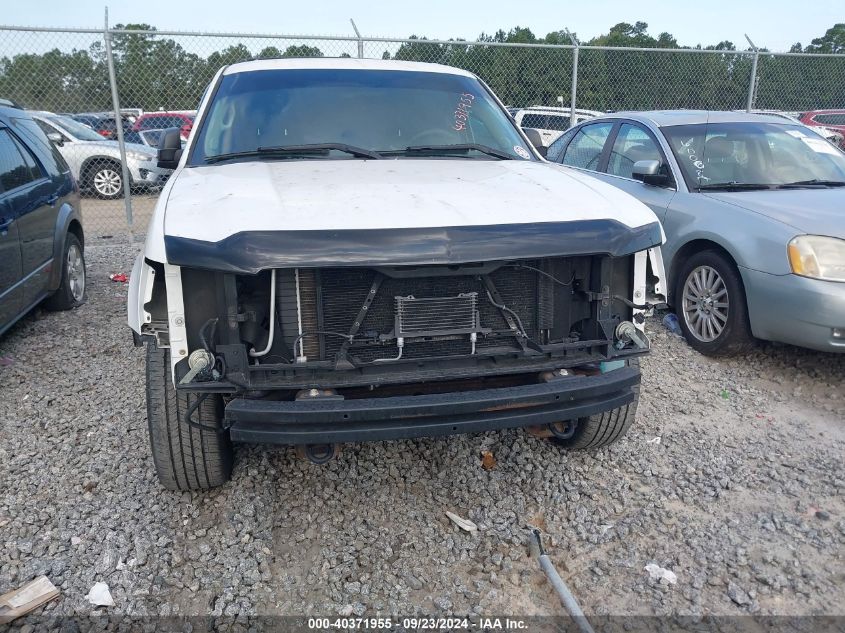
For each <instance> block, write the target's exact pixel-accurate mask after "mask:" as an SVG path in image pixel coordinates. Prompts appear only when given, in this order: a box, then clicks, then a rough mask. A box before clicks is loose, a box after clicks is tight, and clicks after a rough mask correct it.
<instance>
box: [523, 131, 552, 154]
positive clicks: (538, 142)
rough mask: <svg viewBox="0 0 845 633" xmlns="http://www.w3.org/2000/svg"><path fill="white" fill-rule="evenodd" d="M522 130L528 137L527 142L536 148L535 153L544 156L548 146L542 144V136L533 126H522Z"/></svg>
mask: <svg viewBox="0 0 845 633" xmlns="http://www.w3.org/2000/svg"><path fill="white" fill-rule="evenodd" d="M522 131H523V132H524V133H525V136H527V137H528V142H529V143H531V144H532V145H533V146H534V149H536V150H537V153H538V154H540V156H542V157H543V158H545V157H546V152H548V151H549V148H548V147H546V146H545V145H543V137H542V136H540V133H539V132H538V131H537V130H535V129H534V128H533V127H524V128H522Z"/></svg>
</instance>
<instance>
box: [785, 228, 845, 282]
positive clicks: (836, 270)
mask: <svg viewBox="0 0 845 633" xmlns="http://www.w3.org/2000/svg"><path fill="white" fill-rule="evenodd" d="M787 252H788V254H789V265H790V266H791V267H792V272H794V273H795V274H796V275H801V276H803V277H812V278H813V279H824V280H827V281H845V240H840V239H838V238H835V237H825V236H823V235H799V236H798V237H796V238H794V239H793V240H792V241H791V242H789V246H788V247H787Z"/></svg>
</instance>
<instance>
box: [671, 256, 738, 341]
mask: <svg viewBox="0 0 845 633" xmlns="http://www.w3.org/2000/svg"><path fill="white" fill-rule="evenodd" d="M706 270H712V271H714V272H715V274H717V275H718V277H719V278H720V279H721V281H722V286H720V288H724V291H725V292H726V297H727V306H725V307H724V308H719V309H718V311H720V312H724V314H722V315H721V316H719V318H718V322H719V323H721V324H722V325H721V328H722V329H721V331H719V333H718V335H717V336H715V338H712V340H706V339H708V338H710V336H712V333H713V331H711V332H708V331H702V332H696V331H694V330H695V328H696V324H698V327H700V326H701V324H702V323H704V321H701V320H700V316H699V315H696V311H697V310H698V308H697V307H693V306H692V305H691V304H687V303H685V296H687V295H685V287H686V285H687V282H688V280H689V281H690V282H691V283H694V282H693V280H692V275H693V274H694V273H695V271H706ZM720 292H721V290H720ZM689 296H690V297H691V295H689ZM709 297H710V295H708V299H709ZM724 297H725V296H723V297H721V298H724ZM674 303H675V312H676V313H677V315H678V323H679V324H680V326H681V331H682V332H683V333H684V337H685V338H686V339H687V343H689V344H690V347H692V348H693V349H695V350H697V351H699V352H701V353H702V354H705V355H707V356H733V355H736V354H743V353H746V352H748V351H749V350H750V349H751V348H752V347H753V344H754V337H753V336H752V334H751V326H750V324H749V322H748V306H747V304H746V301H745V286H744V285H743V283H742V277H740V275H739V271H738V270H737V268H736V265H735V264H734V263H733V262H732V261H731V260H730V258H729V257H727V256H726V255H725V254H724V253H721V252H720V251H716V250H706V251H700V252H698V253H695V254H694V255H692V256H691V257H689V258H688V259H687V260H686V261H684V262H683V264H682V265H681V267H680V269H679V271H678V276H677V281H676V287H675V301H674ZM715 305H717V306H720V305H721V304H715ZM713 312H714V313H715V312H716V310H713ZM710 320H711V322H712V321H715V317H714V318H713V319H710Z"/></svg>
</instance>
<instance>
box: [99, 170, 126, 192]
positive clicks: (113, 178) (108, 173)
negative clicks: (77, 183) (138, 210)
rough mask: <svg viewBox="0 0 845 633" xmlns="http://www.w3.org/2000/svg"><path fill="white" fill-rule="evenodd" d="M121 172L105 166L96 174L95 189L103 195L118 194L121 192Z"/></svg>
mask: <svg viewBox="0 0 845 633" xmlns="http://www.w3.org/2000/svg"><path fill="white" fill-rule="evenodd" d="M120 180H121V179H120V174H119V173H117V172H116V171H115V170H114V169H111V168H108V167H106V168H104V169H101V170H100V171H98V172H97V173H96V174H94V189H96V190H97V193H99V194H100V195H102V196H116V195H117V194H118V193H119V192H120Z"/></svg>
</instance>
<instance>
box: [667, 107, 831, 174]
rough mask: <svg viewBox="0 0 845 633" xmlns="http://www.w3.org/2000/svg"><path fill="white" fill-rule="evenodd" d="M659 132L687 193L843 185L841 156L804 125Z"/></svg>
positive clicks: (716, 125) (716, 126) (699, 126)
mask: <svg viewBox="0 0 845 633" xmlns="http://www.w3.org/2000/svg"><path fill="white" fill-rule="evenodd" d="M662 130H663V133H664V134H665V136H666V139H667V140H668V141H669V146H670V147H671V148H672V152H673V153H674V154H675V158H676V159H677V160H678V164H679V165H680V166H681V171H682V172H683V174H684V179H685V180H686V182H687V185H688V186H689V187H690V189H695V190H698V189H699V188H707V189H715V188H719V187H723V188H729V187H734V188H739V187H741V186H742V185H747V186H754V185H760V188H767V186H770V187H776V186H779V185H790V184H794V183H800V184H807V185H808V186H812V184H813V182H814V181H818V182H845V154H843V153H842V152H841V151H839V150H838V149H837V148H836V147H834V146H833V145H831V144H830V143H829V142H828V141H826V140H825V139H823V138H822V137H821V136H819V135H818V134H815V133H814V132H813V131H812V130H809V129H808V128H806V127H804V126H803V125H782V124H777V123H701V124H696V125H678V126H671V127H664V128H662Z"/></svg>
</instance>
